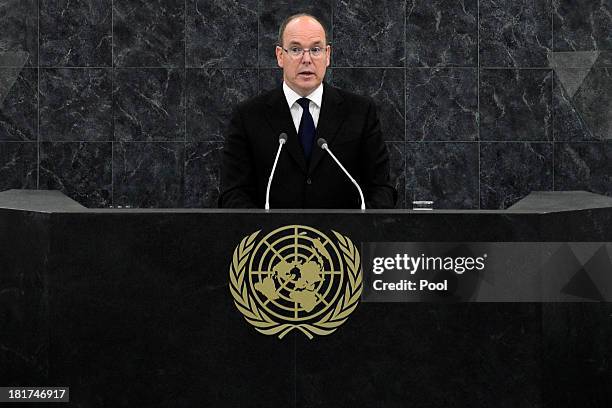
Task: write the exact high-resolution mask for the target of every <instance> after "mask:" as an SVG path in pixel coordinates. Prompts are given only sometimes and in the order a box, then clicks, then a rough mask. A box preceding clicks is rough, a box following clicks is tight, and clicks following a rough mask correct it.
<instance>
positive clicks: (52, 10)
mask: <svg viewBox="0 0 612 408" xmlns="http://www.w3.org/2000/svg"><path fill="white" fill-rule="evenodd" d="M111 3H112V1H111V0H52V1H41V2H40V40H39V41H40V65H41V66H48V67H109V66H111V65H112V61H111V59H112V50H111V47H112V27H111V23H112V10H111Z"/></svg>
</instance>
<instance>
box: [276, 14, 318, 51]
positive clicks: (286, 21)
mask: <svg viewBox="0 0 612 408" xmlns="http://www.w3.org/2000/svg"><path fill="white" fill-rule="evenodd" d="M298 17H310V18H312V19H313V20H314V21H316V22H317V23H319V24H321V27H323V32H324V33H325V43H326V44H329V43H328V42H327V28H325V24H323V22H321V20H319V19H318V18H316V17H315V16H313V15H312V14H308V13H298V14H292V15H290V16H289V17H287V18H286V19H284V20H283V22H282V23H281V26H280V28H279V30H278V39H277V43H276V44H277V45H279V46H281V47H282V46H283V35H284V34H285V28H287V24H289V23H290V22H292V21H293V20H295V19H296V18H298Z"/></svg>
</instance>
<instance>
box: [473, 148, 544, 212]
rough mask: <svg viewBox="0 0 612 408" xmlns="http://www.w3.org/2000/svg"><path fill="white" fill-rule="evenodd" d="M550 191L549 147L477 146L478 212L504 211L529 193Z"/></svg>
mask: <svg viewBox="0 0 612 408" xmlns="http://www.w3.org/2000/svg"><path fill="white" fill-rule="evenodd" d="M552 187H553V146H552V143H481V144H480V208H482V209H487V210H493V209H504V208H508V207H510V206H511V205H512V204H514V203H515V202H517V201H518V200H520V199H521V198H523V197H525V196H526V195H527V194H529V193H530V192H531V191H542V190H552Z"/></svg>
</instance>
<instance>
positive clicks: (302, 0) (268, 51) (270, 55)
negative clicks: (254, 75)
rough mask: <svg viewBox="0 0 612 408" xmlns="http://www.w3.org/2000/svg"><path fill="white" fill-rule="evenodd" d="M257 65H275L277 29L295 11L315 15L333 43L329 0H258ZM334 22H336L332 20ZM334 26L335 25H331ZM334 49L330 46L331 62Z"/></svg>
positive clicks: (329, 40)
mask: <svg viewBox="0 0 612 408" xmlns="http://www.w3.org/2000/svg"><path fill="white" fill-rule="evenodd" d="M259 13H260V14H259V66H260V67H276V66H277V64H276V56H275V53H274V50H275V47H276V43H277V42H278V40H277V39H278V30H279V28H280V25H281V23H282V22H283V20H284V19H285V18H287V17H289V16H290V15H292V14H296V13H308V14H312V15H313V16H315V17H317V18H318V19H319V20H320V21H321V22H322V23H323V25H324V26H325V28H326V29H327V34H328V37H329V38H328V39H327V42H329V43H333V40H334V38H333V33H332V1H331V0H314V1H309V0H294V1H287V0H260V1H259ZM334 24H336V22H334ZM333 28H334V29H335V28H336V27H335V26H334V27H333ZM333 63H334V49H333V48H332V64H333Z"/></svg>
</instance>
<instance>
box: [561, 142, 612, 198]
mask: <svg viewBox="0 0 612 408" xmlns="http://www.w3.org/2000/svg"><path fill="white" fill-rule="evenodd" d="M555 190H586V191H591V192H593V193H599V194H606V195H609V196H612V142H611V141H607V142H591V143H555Z"/></svg>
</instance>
